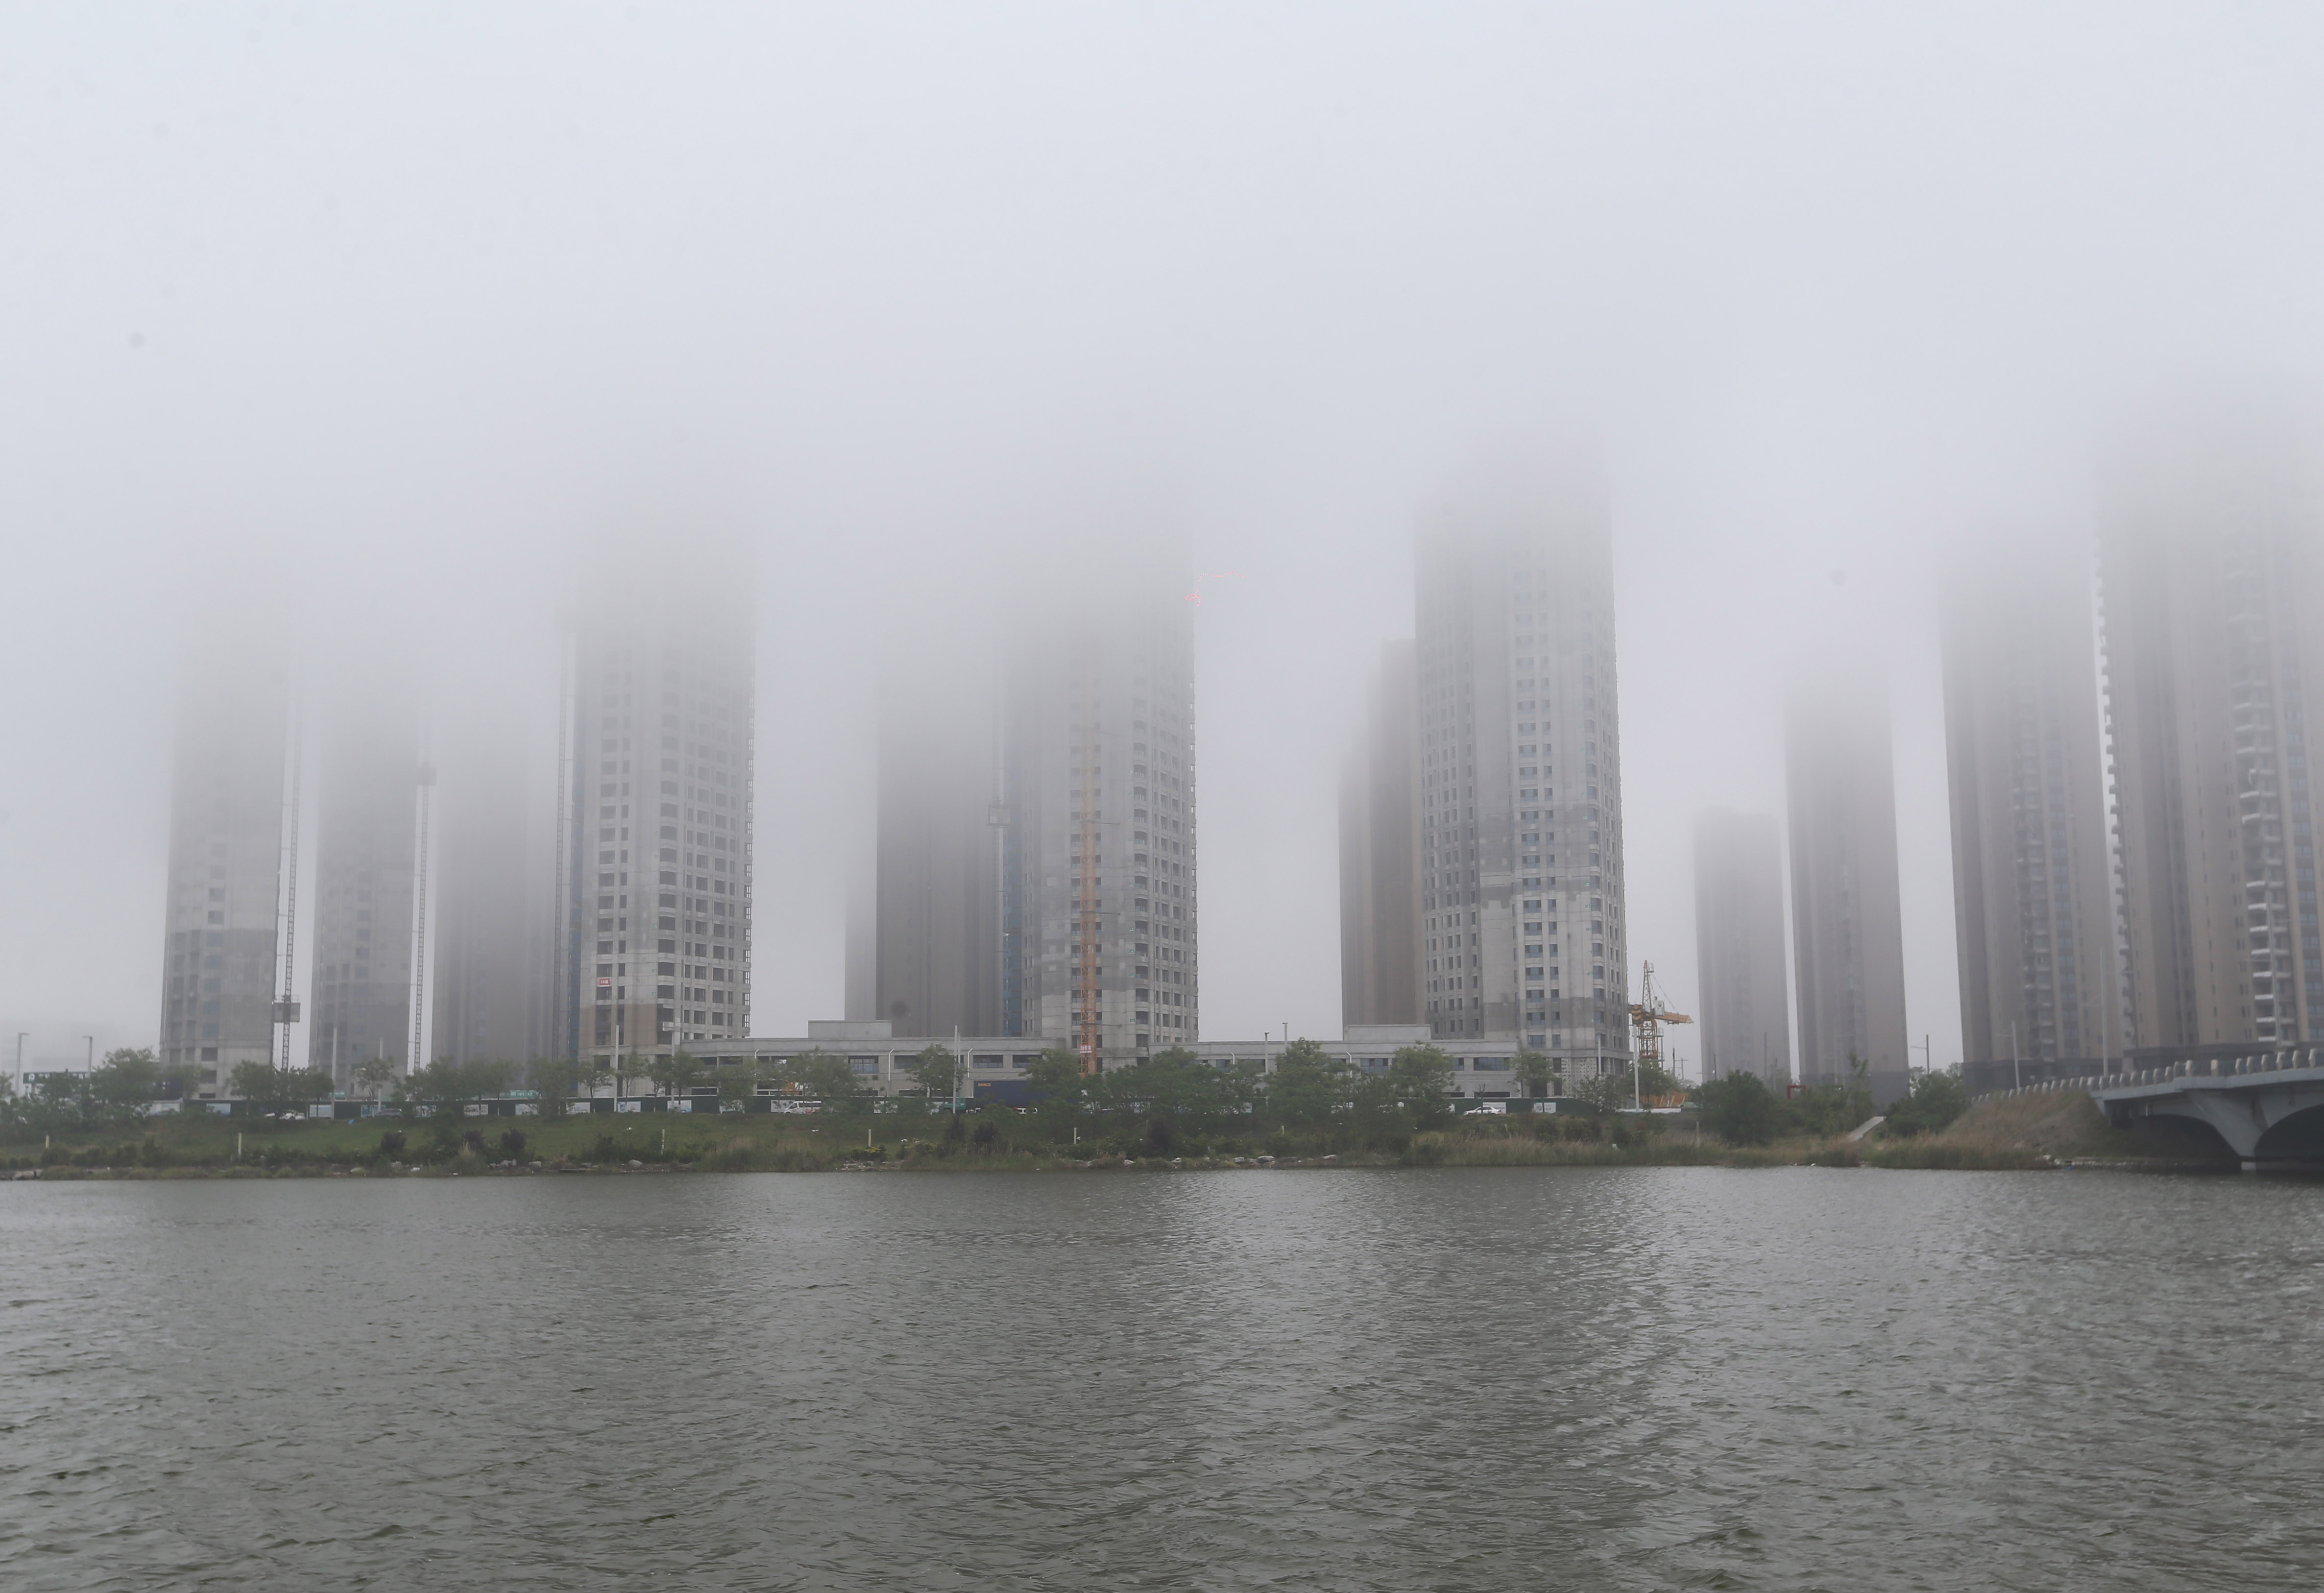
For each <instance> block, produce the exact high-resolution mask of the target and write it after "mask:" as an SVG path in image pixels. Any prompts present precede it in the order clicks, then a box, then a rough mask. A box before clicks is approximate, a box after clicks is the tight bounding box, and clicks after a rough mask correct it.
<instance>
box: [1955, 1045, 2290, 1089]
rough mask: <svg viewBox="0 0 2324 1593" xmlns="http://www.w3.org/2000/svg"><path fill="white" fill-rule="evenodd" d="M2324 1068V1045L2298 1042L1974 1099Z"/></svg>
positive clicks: (2045, 1081)
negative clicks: (2262, 1049)
mask: <svg viewBox="0 0 2324 1593" xmlns="http://www.w3.org/2000/svg"><path fill="white" fill-rule="evenodd" d="M2304 1068H2324V1046H2316V1045H2294V1046H2285V1047H2282V1048H2279V1049H2277V1050H2274V1051H2252V1052H2250V1053H2248V1054H2246V1055H2244V1056H2237V1057H2182V1058H2181V1059H2180V1060H2177V1061H2175V1062H2165V1063H2163V1065H2162V1066H2160V1067H2154V1068H2117V1069H2115V1070H2112V1071H2110V1072H2106V1073H2100V1074H2098V1075H2097V1076H2095V1077H2092V1078H2083V1079H2041V1080H2039V1081H2037V1082H2035V1083H2033V1084H2025V1085H2020V1086H2018V1087H2016V1088H2013V1089H1995V1090H1987V1092H1986V1093H1985V1094H1983V1095H1980V1096H1977V1097H1975V1099H1977V1100H1979V1101H2006V1100H2010V1099H2012V1098H2015V1097H2018V1096H2025V1095H2063V1094H2066V1093H2068V1092H2069V1091H2071V1090H2084V1091H2088V1090H2093V1089H2133V1088H2138V1087H2139V1086H2141V1085H2153V1084H2168V1083H2170V1082H2171V1081H2172V1080H2173V1079H2232V1078H2239V1077H2254V1076H2258V1075H2264V1074H2268V1073H2289V1072H2293V1071H2296V1070H2301V1069H2304Z"/></svg>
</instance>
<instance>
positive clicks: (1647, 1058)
mask: <svg viewBox="0 0 2324 1593" xmlns="http://www.w3.org/2000/svg"><path fill="white" fill-rule="evenodd" d="M1692 1022H1694V1020H1693V1019H1692V1018H1691V1017H1689V1016H1687V1014H1684V1013H1680V1012H1673V1011H1671V1009H1670V1008H1669V1007H1668V1006H1667V1005H1665V1004H1664V1002H1663V998H1662V993H1661V992H1660V991H1658V990H1656V989H1655V965H1654V964H1653V963H1651V962H1649V963H1646V964H1645V965H1643V966H1642V968H1640V971H1639V974H1638V998H1637V1000H1636V1001H1634V1002H1632V1003H1631V1004H1630V1031H1631V1033H1632V1034H1633V1035H1634V1036H1635V1038H1636V1041H1637V1043H1636V1044H1635V1045H1634V1046H1633V1047H1632V1050H1633V1051H1634V1052H1635V1053H1636V1054H1637V1066H1636V1067H1635V1069H1634V1070H1632V1072H1631V1074H1630V1095H1631V1101H1632V1104H1633V1105H1636V1106H1639V1107H1644V1106H1645V1105H1646V1064H1647V1063H1649V1062H1652V1063H1653V1064H1654V1065H1655V1069H1656V1070H1661V1071H1667V1070H1665V1069H1664V1068H1663V1025H1664V1024H1665V1023H1692ZM1655 1099H1656V1100H1658V1101H1659V1100H1662V1099H1663V1097H1661V1096H1656V1097H1655Z"/></svg>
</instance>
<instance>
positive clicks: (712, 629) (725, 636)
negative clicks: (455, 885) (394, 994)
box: [557, 551, 757, 1092]
mask: <svg viewBox="0 0 2324 1593" xmlns="http://www.w3.org/2000/svg"><path fill="white" fill-rule="evenodd" d="M663 556H664V557H665V558H667V559H668V560H669V562H670V564H671V567H673V568H678V567H685V568H694V567H696V566H707V565H714V564H715V565H729V566H730V568H731V563H730V561H729V560H725V559H724V558H723V557H722V558H713V557H711V556H709V555H706V554H697V553H696V552H695V551H687V552H684V553H669V552H667V551H665V553H664V555H663ZM743 562H744V565H745V568H746V569H747V560H745V561H743ZM755 658H756V649H755V647H754V644H753V638H752V603H751V602H750V600H749V597H748V596H747V585H746V583H745V582H744V581H743V580H742V579H731V580H729V581H727V582H726V583H725V584H724V586H723V587H721V588H718V589H715V590H697V589H695V588H694V587H693V585H692V584H691V583H687V584H686V585H685V586H684V587H683V588H681V587H680V586H678V585H676V584H672V583H669V582H655V583H653V584H652V585H651V586H650V587H642V588H641V587H621V588H609V589H607V590H604V591H602V592H601V593H600V594H599V595H598V596H597V597H596V598H595V600H594V601H593V602H592V603H590V604H589V605H587V606H586V607H585V608H584V609H583V611H582V619H581V623H580V624H579V625H578V626H577V627H576V635H575V638H574V644H573V651H572V654H571V662H570V671H569V674H568V680H567V694H568V714H569V718H568V724H567V741H566V754H565V759H564V769H563V779H562V786H563V797H562V801H561V815H560V820H561V829H560V834H559V838H558V875H559V879H558V903H559V906H558V923H557V929H558V951H559V966H558V997H557V1006H558V1028H559V1029H560V1031H561V1033H560V1035H559V1049H560V1050H561V1051H564V1052H565V1053H566V1054H568V1055H572V1056H576V1057H578V1058H580V1059H582V1060H585V1061H587V1062H591V1063H594V1064H595V1065H597V1066H600V1067H604V1068H607V1069H612V1068H615V1067H618V1068H619V1069H620V1070H622V1074H623V1076H624V1079H625V1080H626V1079H627V1077H628V1076H629V1075H630V1074H631V1073H632V1072H634V1071H635V1070H637V1069H638V1068H640V1067H641V1066H642V1065H643V1063H644V1060H645V1059H647V1058H649V1057H651V1056H654V1055H657V1054H661V1055H666V1054H668V1053H669V1052H670V1051H676V1050H682V1049H684V1048H685V1047H686V1046H687V1045H688V1044H690V1043H694V1042H701V1041H724V1040H733V1039H739V1038H740V1037H741V1036H742V1035H744V1034H746V1033H749V1032H750V1030H749V1024H750V1010H751V905H752V895H751V887H752V795H753V785H752V769H753V766H754V765H753V757H752V749H753V736H754V718H753V715H754V711H755V704H756V700H757V697H756V690H755V681H754V678H753V673H752V671H753V668H754V661H755ZM629 1088H631V1086H630V1085H629V1084H628V1083H627V1082H624V1083H623V1084H622V1089H623V1090H624V1092H626V1091H627V1090H628V1089H629Z"/></svg>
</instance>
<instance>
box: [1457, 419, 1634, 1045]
mask: <svg viewBox="0 0 2324 1593" xmlns="http://www.w3.org/2000/svg"><path fill="white" fill-rule="evenodd" d="M1416 562H1417V579H1416V587H1417V594H1416V595H1417V598H1418V602H1417V620H1416V638H1417V640H1416V653H1417V670H1416V682H1417V686H1416V697H1417V700H1418V707H1417V716H1418V721H1419V736H1418V741H1419V746H1418V760H1419V777H1418V780H1419V790H1420V814H1419V829H1420V924H1419V929H1418V939H1419V940H1420V941H1421V946H1420V949H1419V953H1418V955H1419V957H1420V959H1421V960H1422V964H1423V968H1422V973H1421V977H1422V981H1423V985H1424V986H1425V988H1424V991H1423V1000H1424V1002H1425V1021H1426V1022H1427V1023H1428V1024H1429V1026H1430V1028H1431V1030H1432V1031H1433V1032H1434V1033H1435V1034H1437V1035H1438V1036H1440V1037H1442V1038H1443V1039H1446V1040H1458V1039H1461V1038H1462V1037H1465V1036H1471V1035H1475V1036H1479V1037H1508V1036H1516V1037H1521V1038H1522V1039H1523V1041H1524V1042H1526V1044H1527V1045H1528V1046H1530V1047H1532V1048H1534V1049H1537V1050H1541V1051H1546V1052H1548V1053H1549V1054H1550V1056H1551V1058H1552V1060H1553V1062H1554V1065H1555V1066H1556V1067H1557V1068H1558V1069H1559V1070H1561V1071H1563V1072H1564V1073H1566V1074H1568V1075H1569V1076H1571V1075H1576V1074H1580V1075H1587V1074H1590V1073H1593V1072H1596V1071H1600V1070H1611V1069H1613V1068H1617V1067H1620V1066H1624V1065H1626V1063H1625V1062H1624V1061H1623V1060H1622V1059H1624V1058H1625V1057H1627V1055H1628V1049H1629V1046H1628V1040H1629V1031H1628V977H1627V972H1626V970H1627V968H1628V950H1627V945H1628V940H1627V934H1626V929H1627V924H1626V920H1625V914H1624V911H1623V883H1622V800H1621V797H1622V788H1621V736H1620V728H1619V727H1620V719H1619V714H1618V708H1617V703H1616V692H1615V668H1614V593H1613V560H1612V546H1611V540H1610V532H1609V523H1608V510H1607V499H1606V488H1605V485H1604V481H1603V478H1602V476H1601V473H1600V468H1599V467H1598V465H1597V462H1596V461H1595V459H1594V458H1591V457H1590V456H1589V455H1588V454H1587V453H1586V452H1585V451H1584V450H1582V449H1579V448H1566V449H1562V450H1558V451H1554V452H1546V453H1544V454H1540V455H1536V456H1535V457H1533V458H1527V459H1524V460H1508V459H1505V460H1502V461H1500V462H1499V463H1498V464H1496V465H1495V466H1492V467H1489V468H1481V469H1479V470H1477V471H1475V472H1473V473H1472V474H1471V476H1470V477H1469V478H1468V479H1467V480H1466V481H1465V482H1463V483H1462V485H1461V486H1460V487H1459V489H1458V490H1457V491H1456V492H1455V493H1453V494H1452V495H1450V496H1448V497H1447V499H1446V500H1445V501H1444V502H1443V504H1442V505H1440V506H1439V507H1438V508H1436V509H1435V510H1434V512H1433V513H1432V514H1430V515H1429V516H1428V517H1427V519H1426V521H1425V523H1424V525H1423V528H1422V530H1421V533H1420V536H1419V539H1418V557H1417V560H1416Z"/></svg>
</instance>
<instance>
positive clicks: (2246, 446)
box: [2098, 393, 2324, 1065]
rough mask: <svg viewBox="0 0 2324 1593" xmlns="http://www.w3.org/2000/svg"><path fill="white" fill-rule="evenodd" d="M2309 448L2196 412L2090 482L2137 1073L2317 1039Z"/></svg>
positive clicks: (2314, 559) (2317, 675) (2310, 430)
mask: <svg viewBox="0 0 2324 1593" xmlns="http://www.w3.org/2000/svg"><path fill="white" fill-rule="evenodd" d="M2317 432H2318V428H2317V424H2316V416H2315V415H2314V413H2313V412H2312V411H2311V410H2310V409H2309V408H2308V407H2307V406H2305V405H2304V404H2301V403H2294V402H2292V401H2290V400H2288V399H2282V398H2279V397H2276V396H2274V395H2272V394H2264V393H2244V394H2214V395H2210V396H2209V397H2207V398H2202V399H2197V400H2190V401H2189V402H2185V403H2181V404H2179V405H2177V406H2175V407H2173V408H2171V409H2168V410H2163V411H2158V412H2154V413H2153V414H2151V415H2149V416H2147V417H2145V418H2144V421H2143V422H2142V423H2140V424H2139V425H2137V426H2135V427H2134V428H2131V429H2130V430H2129V431H2127V432H2126V435H2125V436H2124V438H2123V439H2122V441H2121V446H2120V448H2119V449H2118V451H2117V453H2116V457H2115V458H2113V459H2112V461H2111V462H2110V464H2109V466H2108V468H2107V471H2106V473H2105V476H2104V478H2103V489H2104V490H2103V496H2102V502H2101V508H2100V514H2099V527H2098V532H2099V535H2098V565H2099V580H2100V589H2101V593H2102V596H2103V597H2104V625H2105V637H2106V643H2105V657H2106V684H2107V706H2108V721H2109V725H2110V727H2111V729H2112V732H2113V738H2114V757H2115V794H2116V823H2117V827H2118V831H2119V846H2120V862H2121V871H2122V892H2123V917H2124V930H2125V938H2126V941H2127V944H2128V948H2129V959H2128V978H2129V997H2130V999H2129V1007H2130V1014H2131V1019H2130V1033H2129V1036H2128V1041H2129V1049H2130V1051H2131V1058H2132V1062H2133V1065H2138V1064H2139V1063H2141V1062H2142V1061H2151V1060H2168V1059H2171V1058H2173V1057H2179V1056H2184V1055H2186V1054H2187V1053H2188V1051H2190V1050H2195V1051H2201V1050H2210V1049H2214V1048H2217V1049H2218V1050H2221V1051H2230V1052H2232V1051H2246V1050H2251V1049H2254V1048H2264V1047H2273V1046H2288V1045H2293V1044H2297V1043H2300V1042H2306V1041H2312V1040H2315V1039H2318V1038H2319V1036H2324V932H2319V929H2318V920H2317V911H2318V899H2317V864H2316V846H2315V841H2316V837H2315V822H2316V806H2315V792H2314V788H2313V786H2312V784H2311V779H2310V777H2311V774H2312V773H2313V770H2312V767H2311V765H2310V763H2309V761H2308V746H2309V736H2308V731H2309V713H2310V709H2318V710H2319V713H2324V634H2319V626H2324V570H2319V560H2324V490H2319V468H2318V460H2319V453H2318V448H2317Z"/></svg>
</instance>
